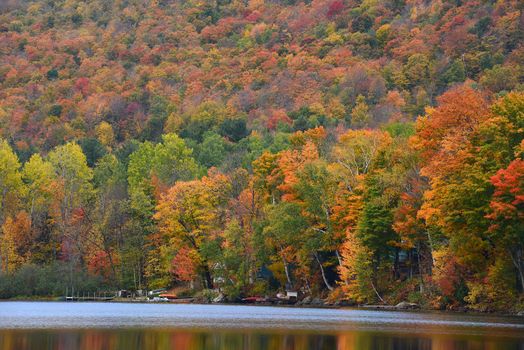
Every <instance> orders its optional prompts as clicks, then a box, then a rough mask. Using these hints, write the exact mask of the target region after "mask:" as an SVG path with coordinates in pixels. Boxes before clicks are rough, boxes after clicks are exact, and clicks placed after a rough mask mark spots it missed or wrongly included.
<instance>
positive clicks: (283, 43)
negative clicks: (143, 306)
mask: <svg viewBox="0 0 524 350" xmlns="http://www.w3.org/2000/svg"><path fill="white" fill-rule="evenodd" d="M523 10H524V5H523V3H522V2H521V1H517V0H514V1H511V0H510V1H488V0H478V1H462V0H435V1H425V0H387V1H378V0H364V1H356V0H355V1H353V0H329V1H324V0H313V1H307V0H306V1H296V0H283V1H276V0H275V1H264V0H250V1H240V0H215V1H179V0H112V1H106V0H84V1H80V0H66V1H61V0H60V1H49V0H34V1H30V0H20V1H15V0H11V1H4V2H2V4H1V5H0V162H1V163H0V189H2V202H1V203H0V226H1V230H0V237H1V238H0V267H1V268H0V297H12V296H15V295H60V293H63V291H64V289H65V288H66V287H67V288H72V287H74V288H75V289H77V290H79V289H80V290H86V291H88V290H97V289H98V290H100V289H115V288H126V289H131V290H136V289H145V288H157V287H173V286H177V288H186V287H187V288H188V289H192V290H191V291H189V292H191V293H194V292H195V291H194V290H193V289H195V290H202V289H204V292H202V293H204V294H206V293H207V294H209V293H208V292H207V291H205V289H209V288H212V287H213V288H216V287H219V288H220V289H221V290H222V291H223V292H224V293H225V294H226V296H228V297H229V298H230V299H231V300H234V299H235V298H236V297H238V296H248V295H265V294H271V293H274V292H276V291H277V290H282V289H284V288H285V287H286V286H288V287H293V288H294V289H297V290H300V291H302V292H303V294H304V295H307V294H311V295H321V296H325V297H327V296H329V297H330V298H331V299H333V300H340V299H347V300H350V301H352V302H357V303H364V302H385V303H394V302H398V301H402V300H410V301H414V302H417V303H420V304H423V305H424V306H427V307H432V308H446V307H459V306H464V305H467V306H468V307H471V308H476V309H479V310H512V311H517V310H518V309H519V308H521V307H522V305H521V304H519V302H520V303H521V302H522V295H523V292H524V233H523V231H522V227H524V222H523V220H524V207H523V206H524V200H523V199H522V195H523V191H524V190H523V181H524V178H523V175H522V174H523V171H524V168H523V160H522V156H523V152H524V144H523V143H522V139H523V132H522V130H524V129H523V128H524V119H523V114H524V94H523V92H522V91H524V13H523ZM64 276H67V277H64ZM35 280H36V281H37V282H35ZM189 286H191V288H189ZM207 294H206V295H207Z"/></svg>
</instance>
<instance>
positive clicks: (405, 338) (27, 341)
mask: <svg viewBox="0 0 524 350" xmlns="http://www.w3.org/2000/svg"><path fill="white" fill-rule="evenodd" d="M0 349H2V350H24V349H32V350H44V349H50V350H72V349H79V350H102V349H103V350H134V349H143V350H152V349H155V350H167V349H170V350H172V349H177V350H204V349H205V350H237V349H238V350H247V349H250V350H328V349H329V350H397V349H398V350H502V349H504V350H524V335H522V337H518V336H517V337H492V336H490V335H478V336H471V335H468V336H461V335H456V334H443V335H437V334H430V335H427V336H425V335H416V336H414V335H409V334H394V333H377V332H365V331H355V332H352V331H346V332H342V333H333V334H325V333H312V332H294V331H293V332H278V331H268V330H264V331H248V330H237V331H234V330H227V331H211V330H170V329H162V330H157V329H103V330H96V329H80V330H69V329H66V330H20V329H19V330H0Z"/></svg>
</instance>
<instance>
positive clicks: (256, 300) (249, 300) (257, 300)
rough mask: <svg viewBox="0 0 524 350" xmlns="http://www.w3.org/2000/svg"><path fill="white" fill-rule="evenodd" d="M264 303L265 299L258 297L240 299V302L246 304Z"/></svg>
mask: <svg viewBox="0 0 524 350" xmlns="http://www.w3.org/2000/svg"><path fill="white" fill-rule="evenodd" d="M266 301H267V299H266V298H264V297H258V296H254V297H246V298H242V302H243V303H247V304H253V303H264V302H266Z"/></svg>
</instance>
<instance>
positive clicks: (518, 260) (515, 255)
mask: <svg viewBox="0 0 524 350" xmlns="http://www.w3.org/2000/svg"><path fill="white" fill-rule="evenodd" d="M510 256H511V260H512V261H513V265H515V268H516V269H517V273H518V276H519V279H520V288H521V291H524V266H523V265H524V262H523V261H522V249H521V248H517V249H516V250H511V251H510Z"/></svg>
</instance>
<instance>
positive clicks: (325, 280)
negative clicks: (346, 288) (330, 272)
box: [313, 252, 333, 290]
mask: <svg viewBox="0 0 524 350" xmlns="http://www.w3.org/2000/svg"><path fill="white" fill-rule="evenodd" d="M313 255H314V256H315V259H317V262H318V266H320V273H321V274H322V279H323V280H324V284H325V285H326V287H327V289H329V290H333V287H332V286H331V285H330V284H329V282H328V280H327V277H326V273H325V271H324V266H322V262H321V261H320V259H319V258H318V254H317V252H314V253H313Z"/></svg>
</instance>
